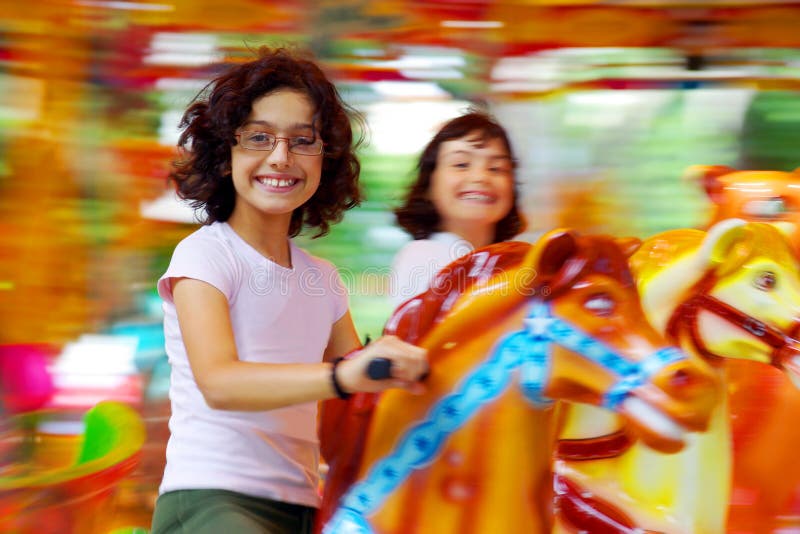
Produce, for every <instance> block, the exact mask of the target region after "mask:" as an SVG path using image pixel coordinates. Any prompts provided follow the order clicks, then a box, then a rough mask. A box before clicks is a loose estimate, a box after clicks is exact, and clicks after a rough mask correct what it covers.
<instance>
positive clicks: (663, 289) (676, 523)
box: [554, 219, 800, 534]
mask: <svg viewBox="0 0 800 534" xmlns="http://www.w3.org/2000/svg"><path fill="white" fill-rule="evenodd" d="M630 265H631V270H632V271H633V273H634V275H635V276H636V280H637V286H638V290H639V293H640V295H641V302H642V307H643V308H644V310H645V312H646V314H647V316H648V319H649V321H650V322H651V324H653V326H655V327H656V329H657V330H658V331H660V332H664V333H665V334H666V335H667V337H668V339H669V340H670V341H672V342H674V343H675V344H676V345H678V346H680V347H681V348H682V349H683V350H685V351H686V352H687V353H689V354H691V355H695V356H697V357H700V358H703V359H704V360H705V361H706V362H708V363H709V365H710V366H711V367H712V368H713V369H715V371H716V373H717V374H718V376H719V377H720V380H721V381H722V383H723V384H727V383H726V382H725V378H726V372H725V371H726V364H727V362H728V360H729V359H730V358H743V359H749V360H753V361H758V362H761V363H762V365H763V364H764V363H767V364H771V365H773V366H775V367H778V368H780V369H782V370H784V371H785V372H786V373H787V374H789V375H791V376H797V374H798V371H800V342H798V341H797V340H796V339H795V334H796V329H797V327H798V325H800V323H798V319H799V318H800V277H799V273H798V264H797V261H796V259H795V257H794V256H793V254H792V250H791V246H790V243H789V241H788V240H787V239H786V238H785V236H784V235H783V234H782V233H781V232H780V231H779V230H778V229H777V228H775V227H774V226H772V225H768V224H763V223H746V222H745V221H742V220H738V219H730V220H727V221H723V222H721V223H719V224H717V225H715V226H714V227H713V228H712V229H711V230H709V231H708V232H703V231H700V230H673V231H669V232H665V233H663V234H659V235H656V236H654V237H652V238H650V239H648V240H646V241H645V242H644V243H643V244H642V246H641V247H640V248H639V250H638V251H637V252H636V253H634V254H633V255H632V256H631V259H630ZM568 410H569V411H570V413H569V414H568V416H567V417H566V418H565V421H564V423H563V428H562V429H561V430H560V431H559V439H558V441H557V444H556V458H557V459H556V462H555V467H554V471H555V492H556V496H555V500H556V510H557V514H556V516H557V517H556V528H555V529H554V531H555V532H575V531H576V530H577V531H586V532H592V533H593V534H623V533H632V532H645V531H646V532H651V531H653V532H661V533H668V534H678V533H680V534H720V533H723V532H725V531H726V515H727V508H728V502H729V499H730V489H731V429H730V425H729V418H728V408H727V404H726V397H725V396H724V395H723V396H722V398H721V400H720V403H719V404H718V405H717V406H716V407H715V409H714V412H713V414H712V419H711V422H710V425H709V428H708V430H707V431H706V432H704V433H702V434H692V435H690V436H688V438H687V446H686V447H684V449H683V450H681V451H680V452H678V453H677V454H673V455H665V454H662V453H660V452H658V451H654V450H652V449H651V448H649V447H646V446H644V445H643V444H642V443H641V442H640V441H639V440H637V439H635V437H632V436H631V435H630V433H629V432H627V431H626V428H625V427H626V422H625V421H624V420H622V419H621V418H619V417H617V416H615V415H614V414H611V413H608V412H606V413H602V412H599V411H598V410H596V409H593V408H592V407H586V406H577V405H576V406H569V407H568ZM592 424H594V425H595V427H594V428H592V427H591V425H592Z"/></svg>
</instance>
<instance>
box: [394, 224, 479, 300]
mask: <svg viewBox="0 0 800 534" xmlns="http://www.w3.org/2000/svg"><path fill="white" fill-rule="evenodd" d="M472 250H473V247H472V245H471V244H470V243H469V241H466V240H464V239H462V238H461V237H459V236H457V235H456V234H453V233H450V232H437V233H434V234H431V236H430V238H428V239H417V240H414V241H410V242H408V243H406V244H405V245H404V246H403V248H401V249H400V250H399V251H398V252H397V254H396V255H395V257H394V260H393V261H392V270H391V277H390V292H389V298H390V299H391V302H392V305H393V306H395V307H397V306H399V305H400V304H402V303H403V302H405V301H406V300H408V299H410V298H411V297H413V296H415V295H418V294H420V293H422V292H423V291H426V290H427V289H428V287H429V286H430V283H431V280H433V277H434V275H435V274H436V273H437V272H439V271H440V270H441V269H442V268H443V267H446V266H447V265H449V264H450V263H451V262H453V261H454V260H457V259H458V258H460V257H461V256H464V255H465V254H468V253H470V252H472Z"/></svg>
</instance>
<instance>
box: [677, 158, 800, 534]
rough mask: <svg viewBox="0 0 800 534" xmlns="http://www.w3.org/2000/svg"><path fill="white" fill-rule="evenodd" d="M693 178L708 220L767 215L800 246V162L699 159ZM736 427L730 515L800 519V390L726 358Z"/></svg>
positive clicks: (783, 523) (770, 524) (780, 521)
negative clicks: (767, 167) (788, 166)
mask: <svg viewBox="0 0 800 534" xmlns="http://www.w3.org/2000/svg"><path fill="white" fill-rule="evenodd" d="M685 177H686V178H687V179H689V180H691V181H693V182H695V183H698V184H699V185H700V186H701V187H702V189H703V190H705V192H706V194H707V196H708V199H709V201H710V203H711V206H712V207H713V212H712V213H711V217H710V218H709V223H708V226H712V225H714V224H716V223H717V222H719V221H722V220H725V219H728V218H739V219H745V220H748V221H760V222H767V223H771V224H774V225H776V226H779V227H780V228H782V229H783V230H784V231H785V233H787V234H788V235H789V236H791V241H792V243H793V246H794V250H795V252H796V253H797V252H799V251H800V169H795V170H794V171H793V172H781V171H764V170H746V171H740V170H737V169H733V168H730V167H726V166H723V165H695V166H692V167H690V168H689V169H688V170H687V172H686V176H685ZM728 383H729V384H730V387H729V388H728V389H729V402H730V412H731V425H732V429H733V450H734V456H733V459H734V468H733V492H734V498H733V499H732V501H731V507H730V510H729V513H730V516H729V520H730V522H731V523H732V524H736V525H740V526H741V528H742V529H743V530H749V531H764V532H771V531H774V530H779V529H781V528H788V527H794V528H798V527H800V463H798V462H796V461H795V456H796V454H797V452H796V451H797V450H798V448H800V426H794V425H787V424H786V421H793V420H797V419H799V418H800V390H798V389H797V388H796V387H795V386H794V384H793V383H792V381H791V380H789V379H787V377H786V376H784V375H783V374H782V373H781V372H780V371H779V370H777V369H775V368H771V367H767V366H763V365H756V364H753V362H749V361H742V360H739V361H732V362H730V363H729V364H728Z"/></svg>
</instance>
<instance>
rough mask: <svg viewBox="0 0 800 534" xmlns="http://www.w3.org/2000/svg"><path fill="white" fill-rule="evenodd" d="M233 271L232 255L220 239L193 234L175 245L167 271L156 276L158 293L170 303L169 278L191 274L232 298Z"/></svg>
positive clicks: (170, 283) (190, 276)
mask: <svg viewBox="0 0 800 534" xmlns="http://www.w3.org/2000/svg"><path fill="white" fill-rule="evenodd" d="M234 274H235V265H234V262H233V259H232V255H231V254H230V253H229V252H228V251H227V250H226V249H225V248H224V247H223V246H222V244H221V243H220V242H219V241H217V240H214V239H207V238H199V237H198V236H195V235H194V234H193V235H191V236H189V237H187V238H186V239H184V240H183V241H181V242H180V243H178V246H177V247H175V251H174V252H173V254H172V259H171V260H170V264H169V267H168V268H167V272H165V273H164V274H163V276H161V278H159V280H158V295H159V296H160V297H161V298H162V299H163V300H164V301H165V302H169V303H173V300H172V279H173V278H192V279H195V280H200V281H202V282H206V283H208V284H211V285H212V286H214V287H215V288H217V289H219V290H220V291H221V292H222V293H223V294H224V295H225V298H227V299H228V301H231V300H232V298H233V296H234V293H235V291H234V288H235V287H236V285H235V283H234V279H233V278H234Z"/></svg>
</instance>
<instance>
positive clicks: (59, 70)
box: [0, 0, 800, 533]
mask: <svg viewBox="0 0 800 534" xmlns="http://www.w3.org/2000/svg"><path fill="white" fill-rule="evenodd" d="M798 28H800V3H798V2H787V1H783V2H779V1H775V2H773V1H770V0H750V1H748V0H718V1H712V0H708V1H702V0H649V1H648V0H617V1H601V0H504V1H497V2H490V1H481V0H473V1H467V2H452V1H448V0H438V1H436V0H433V1H430V0H429V1H414V0H405V1H403V0H386V1H380V0H375V1H369V0H335V1H334V0H321V1H317V2H311V1H307V2H304V1H299V0H287V1H285V2H271V1H259V0H225V1H222V0H180V1H176V0H148V1H142V0H41V1H39V2H23V1H20V0H0V213H2V216H0V257H1V258H2V264H0V303H1V304H0V386H2V394H3V396H2V401H3V403H2V410H3V415H2V420H1V421H2V422H0V532H37V533H38V532H80V533H83V532H87V533H95V532H97V533H107V532H135V531H137V530H136V529H137V528H139V529H142V528H147V527H149V522H150V514H151V512H152V505H153V502H154V499H155V496H156V489H157V485H158V482H159V480H160V476H161V469H162V468H163V463H164V457H163V455H164V447H165V444H166V439H167V436H168V430H167V428H166V421H167V417H168V413H169V407H168V401H167V398H166V392H167V387H168V380H169V369H168V366H167V363H166V355H165V354H164V352H163V334H162V331H161V315H160V314H161V307H160V301H159V299H158V297H157V295H156V292H155V281H156V280H157V278H158V277H159V276H160V275H161V274H162V273H163V271H164V269H165V268H166V265H167V263H168V261H169V258H170V255H171V253H172V250H173V248H174V246H175V244H176V243H177V242H178V241H179V240H180V239H181V238H182V237H183V236H185V235H187V234H189V233H190V232H192V231H193V230H194V229H195V228H196V223H195V222H194V214H193V213H192V211H191V210H190V209H189V208H188V207H186V206H185V205H183V204H181V203H180V202H179V201H178V200H177V199H176V198H175V197H174V195H173V194H172V192H171V189H170V188H169V187H168V185H167V182H166V176H167V172H168V170H169V163H170V159H171V157H172V156H173V153H174V145H175V143H176V141H177V137H178V130H177V123H178V120H179V118H180V115H181V113H182V111H183V109H184V108H185V106H186V105H187V103H188V102H189V101H190V100H191V99H192V97H193V96H194V95H195V94H196V93H197V92H198V91H199V90H200V89H201V88H202V87H203V86H204V85H205V84H206V83H207V82H208V80H209V79H210V78H211V77H213V76H214V75H215V73H217V72H219V70H220V69H221V68H223V63H224V62H225V61H242V60H245V59H247V58H249V57H251V54H252V50H253V49H255V48H257V47H258V46H260V45H265V44H266V45H290V46H293V45H299V46H303V47H308V48H310V49H311V50H313V52H314V53H315V54H316V56H317V57H318V58H319V59H320V62H321V64H322V65H323V66H324V67H325V69H326V70H327V71H328V72H329V74H330V75H331V76H332V77H333V79H334V80H335V81H336V82H337V84H338V87H339V89H340V91H341V93H342V95H343V96H344V98H345V99H346V100H347V101H348V102H349V103H350V104H352V105H353V106H354V107H355V108H357V109H358V110H359V111H361V112H362V113H363V114H364V116H365V118H366V121H367V124H368V127H369V128H368V131H367V132H365V134H366V137H367V140H368V143H367V144H366V145H365V146H364V147H363V148H362V150H361V152H360V155H361V158H362V163H363V173H362V182H363V186H364V189H365V192H366V194H367V198H368V200H367V201H366V202H364V204H363V205H362V206H361V207H359V208H357V209H355V210H352V211H351V212H349V213H348V215H347V216H346V218H345V220H344V221H343V222H342V223H341V224H339V225H337V226H336V227H335V228H334V229H333V231H332V232H331V234H330V235H329V236H326V237H325V238H323V239H319V240H312V239H310V238H308V237H307V236H304V237H301V238H299V241H300V242H301V246H304V247H306V248H307V249H308V250H310V251H311V252H312V253H314V254H316V255H319V256H322V257H325V258H327V259H329V260H330V261H332V262H334V263H335V264H336V265H337V266H338V267H339V268H340V272H341V273H342V276H343V279H344V280H345V283H346V285H347V286H348V288H349V289H350V293H351V297H350V298H351V305H352V309H353V315H354V318H355V320H356V323H357V326H358V328H359V330H360V333H361V334H362V335H363V336H366V335H371V336H373V337H375V336H376V335H379V334H380V331H381V329H382V326H383V323H384V321H385V320H386V318H387V317H388V315H389V313H390V312H391V306H390V304H389V301H388V298H387V294H386V292H387V286H388V280H389V277H390V275H391V273H390V272H389V267H388V266H389V263H390V261H391V258H392V256H393V254H394V253H395V252H396V251H397V249H398V248H399V247H400V246H401V245H402V244H403V243H404V242H405V241H406V240H407V239H409V237H408V236H406V235H405V234H404V233H403V232H402V231H401V230H399V229H398V228H397V227H396V226H395V225H394V220H393V217H392V214H391V211H390V210H391V209H392V208H393V207H394V206H396V205H397V204H398V202H399V200H400V197H401V195H402V194H403V192H404V189H405V186H406V184H408V183H409V181H410V180H411V179H412V177H413V173H414V164H415V158H416V156H417V155H418V153H419V151H420V150H421V148H422V147H423V146H424V144H425V143H426V142H427V141H428V140H429V138H430V136H431V135H432V134H433V132H434V131H435V130H436V128H437V127H438V126H439V125H440V124H441V123H442V122H443V121H445V120H447V119H449V118H452V117H453V116H455V115H457V114H459V113H460V112H462V111H464V110H465V109H466V108H467V106H468V105H470V104H471V103H478V104H480V105H482V106H485V107H486V108H488V109H489V110H490V111H491V112H492V113H493V114H495V115H496V116H497V117H498V118H499V119H500V121H501V122H502V123H503V124H505V125H506V126H507V127H508V129H509V131H510V132H511V134H512V141H513V143H514V147H515V150H516V152H517V155H518V157H519V159H520V172H519V180H520V183H521V190H522V192H523V206H524V209H525V215H526V217H527V219H528V222H529V227H528V230H527V231H526V233H525V234H524V235H523V236H521V238H522V239H528V240H533V239H535V238H536V237H537V236H538V235H539V234H540V233H542V232H544V231H547V230H549V229H552V228H553V227H556V226H570V227H573V228H576V229H578V230H581V231H591V232H608V233H613V234H617V235H633V236H639V237H646V236H648V235H651V234H653V233H655V232H658V231H662V230H665V229H669V228H677V227H702V226H703V225H704V224H705V222H706V220H707V219H708V216H709V212H710V209H711V207H710V205H709V203H708V201H707V199H706V197H705V194H704V193H703V191H702V188H701V186H700V184H698V183H695V182H692V181H689V180H687V179H685V178H684V171H685V169H686V168H687V167H689V166H690V165H694V164H724V165H730V166H732V167H737V168H743V169H744V168H752V169H774V170H792V169H794V168H796V167H799V166H800V98H798V96H800V31H798ZM798 486H800V484H798ZM737 499H738V500H737ZM757 499H758V496H757V495H753V494H752V493H750V494H749V493H747V492H739V493H736V494H735V495H734V503H733V504H734V508H735V507H736V506H742V507H746V506H750V505H751V504H753V502H755V500H757ZM774 515H775V517H780V520H779V521H778V520H776V525H777V524H778V522H780V523H781V524H784V525H785V524H793V525H800V491H798V494H797V495H795V496H794V497H793V498H792V499H791V500H790V501H788V502H786V503H778V504H776V505H775V511H774ZM34 516H35V517H38V518H39V519H37V523H36V526H35V527H34V526H33V525H34V523H32V522H31V521H33V519H31V517H34ZM41 518H45V519H44V520H42V519H41ZM42 525H45V526H44V527H43V526H42ZM759 528H760V527H759ZM765 528H766V527H765ZM775 528H776V529H778V527H775ZM737 529H738V530H737ZM756 531H758V532H761V531H762V530H750V527H748V526H746V525H745V524H744V523H738V524H735V525H734V524H732V526H731V527H730V530H729V532H756ZM770 531H772V530H763V532H770ZM774 531H776V532H777V531H779V530H774ZM786 532H800V526H798V527H796V530H786Z"/></svg>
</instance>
